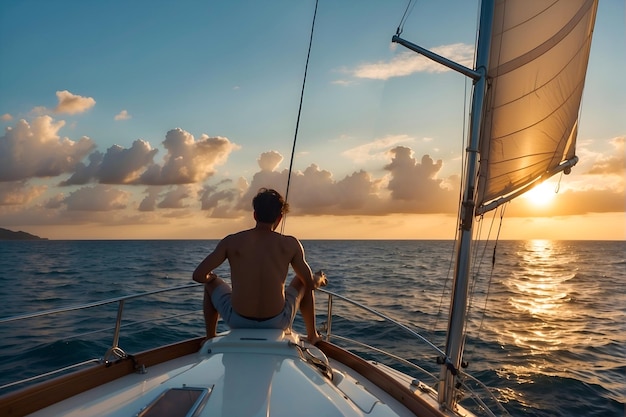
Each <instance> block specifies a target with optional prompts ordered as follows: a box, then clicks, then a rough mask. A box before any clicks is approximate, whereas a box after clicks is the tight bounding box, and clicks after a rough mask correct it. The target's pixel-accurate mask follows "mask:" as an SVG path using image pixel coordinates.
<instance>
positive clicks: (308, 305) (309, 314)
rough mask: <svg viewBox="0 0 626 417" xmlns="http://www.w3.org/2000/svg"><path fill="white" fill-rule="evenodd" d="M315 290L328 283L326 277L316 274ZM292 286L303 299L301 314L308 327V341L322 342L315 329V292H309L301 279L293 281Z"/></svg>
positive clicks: (314, 278)
mask: <svg viewBox="0 0 626 417" xmlns="http://www.w3.org/2000/svg"><path fill="white" fill-rule="evenodd" d="M313 280H314V285H315V288H319V287H322V286H325V285H326V283H327V279H326V275H325V274H324V273H323V272H322V273H321V274H317V273H316V274H315V275H314V276H313ZM289 285H290V286H293V287H294V288H295V289H296V290H298V293H299V294H300V296H301V297H302V299H301V300H300V313H302V319H303V320H304V325H305V327H306V332H307V339H308V340H309V342H311V343H312V344H315V343H317V342H318V341H320V340H322V337H321V336H320V335H319V334H318V333H317V329H316V328H315V294H314V291H312V290H310V291H307V289H306V287H305V285H304V283H303V282H302V281H301V280H300V279H299V278H297V277H296V278H294V279H293V280H291V283H290V284H289Z"/></svg>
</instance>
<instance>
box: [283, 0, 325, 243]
mask: <svg viewBox="0 0 626 417" xmlns="http://www.w3.org/2000/svg"><path fill="white" fill-rule="evenodd" d="M318 3H319V0H315V10H314V11H313V21H312V22H311V35H310V36H309V49H308V51H307V54H306V64H305V65H304V77H303V79H302V90H301V91H300V105H299V106H298V117H297V118H296V130H295V133H294V135H293V145H292V148H291V158H290V160H289V172H288V174H287V189H286V190H285V202H288V201H289V186H290V184H291V172H292V170H293V158H294V155H295V153H296V142H297V139H298V128H299V127H300V115H301V114H302V102H303V101H304V87H305V86H306V76H307V72H308V69H309V58H310V57H311V46H312V45H313V32H314V30H315V18H316V17H317V4H318ZM286 220H287V216H286V213H285V215H284V216H283V221H282V226H281V234H283V232H284V231H285V221H286Z"/></svg>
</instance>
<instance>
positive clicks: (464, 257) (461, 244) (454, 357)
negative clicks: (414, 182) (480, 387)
mask: <svg viewBox="0 0 626 417" xmlns="http://www.w3.org/2000/svg"><path fill="white" fill-rule="evenodd" d="M494 8H495V0H483V1H482V4H481V8H480V25H479V29H478V46H477V52H476V63H475V71H477V72H478V73H479V74H480V77H479V78H478V79H476V80H475V83H474V92H473V96H472V106H471V121H470V137H469V146H468V148H467V149H466V157H467V164H466V172H465V184H464V186H463V201H462V204H461V211H460V215H459V216H460V217H459V227H460V237H459V240H458V242H457V249H456V252H457V258H456V264H455V270H454V283H453V287H452V294H453V297H452V302H451V305H450V315H449V318H448V332H447V340H446V350H445V354H446V357H445V360H444V361H442V362H444V363H443V364H442V367H441V377H440V381H439V389H438V396H439V403H440V404H441V405H442V406H445V407H446V408H448V409H454V407H455V404H456V395H455V386H456V376H457V374H458V370H459V368H460V367H461V363H462V360H463V347H464V344H465V322H466V320H467V299H468V289H469V279H470V277H469V275H470V263H471V252H472V233H473V226H474V209H475V199H476V181H477V177H478V152H479V143H480V132H481V127H482V123H481V121H482V119H483V110H484V105H483V103H484V98H485V94H486V91H487V68H488V64H489V53H490V47H491V31H492V20H493V13H494Z"/></svg>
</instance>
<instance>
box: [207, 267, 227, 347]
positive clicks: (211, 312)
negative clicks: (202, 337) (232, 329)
mask: <svg viewBox="0 0 626 417" xmlns="http://www.w3.org/2000/svg"><path fill="white" fill-rule="evenodd" d="M223 282H224V281H223V280H222V279H221V278H218V277H217V276H215V277H212V278H211V279H210V280H209V282H207V283H206V284H204V301H203V303H202V304H203V311H204V325H205V327H206V337H207V339H211V338H213V337H215V336H216V335H217V319H218V318H219V315H218V313H217V310H216V309H215V307H214V306H213V302H212V301H211V294H213V290H215V288H216V287H217V286H218V285H220V284H221V283H223Z"/></svg>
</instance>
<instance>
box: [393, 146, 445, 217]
mask: <svg viewBox="0 0 626 417" xmlns="http://www.w3.org/2000/svg"><path fill="white" fill-rule="evenodd" d="M390 154H391V155H392V160H391V163H390V164H388V165H386V166H385V169H386V170H387V171H389V172H390V173H391V179H390V180H389V185H388V189H389V191H390V192H391V198H392V200H394V201H396V202H404V205H403V206H400V207H403V208H400V210H399V211H396V212H405V211H409V212H415V213H440V212H447V211H450V210H451V209H454V207H455V206H454V205H451V204H452V200H451V197H452V196H453V195H454V194H453V193H452V192H450V191H448V190H446V187H444V186H443V185H444V181H443V180H442V179H438V178H437V173H438V172H439V171H440V170H441V168H442V167H443V162H442V161H441V160H438V161H437V162H436V163H435V162H434V161H433V159H432V158H431V157H430V156H428V155H424V156H422V159H421V161H420V162H417V160H416V159H415V158H414V157H413V151H412V150H411V149H410V148H407V147H404V146H397V147H395V148H393V149H392V150H391V151H390Z"/></svg>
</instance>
